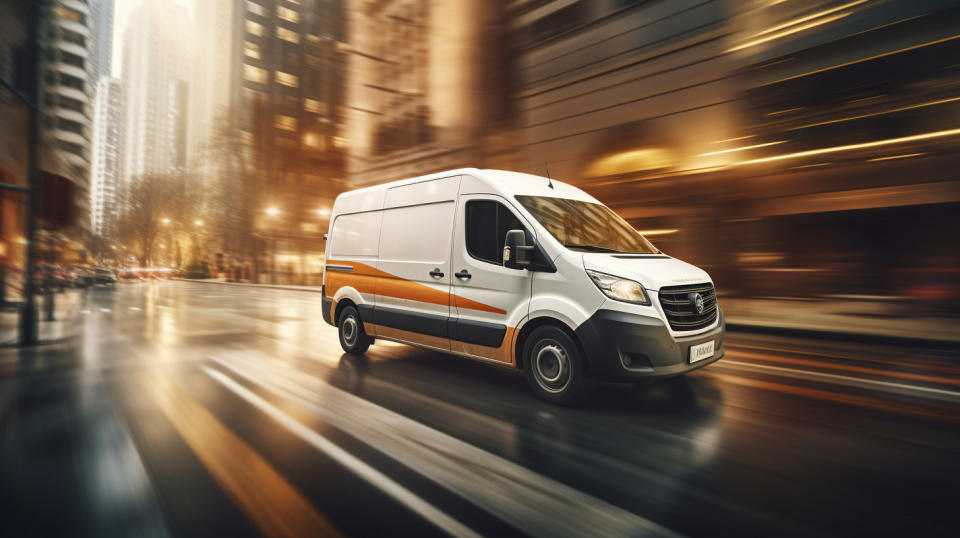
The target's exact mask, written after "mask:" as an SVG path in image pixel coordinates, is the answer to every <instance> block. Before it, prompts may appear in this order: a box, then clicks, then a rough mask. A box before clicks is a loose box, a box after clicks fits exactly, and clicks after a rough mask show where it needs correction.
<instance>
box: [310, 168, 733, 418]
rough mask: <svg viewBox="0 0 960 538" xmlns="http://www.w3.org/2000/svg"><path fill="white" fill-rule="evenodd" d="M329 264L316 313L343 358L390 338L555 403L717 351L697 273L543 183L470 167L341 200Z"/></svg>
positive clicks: (710, 310)
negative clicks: (511, 378)
mask: <svg viewBox="0 0 960 538" xmlns="http://www.w3.org/2000/svg"><path fill="white" fill-rule="evenodd" d="M325 257H326V260H325V264H324V271H323V299H322V300H323V318H324V320H325V321H326V322H327V323H329V324H331V325H334V326H336V327H337V328H338V331H339V335H340V345H341V346H342V347H343V349H344V350H345V351H346V352H348V353H363V352H365V351H366V350H367V348H368V347H369V346H370V345H371V344H372V343H373V342H374V340H375V339H383V340H391V341H395V342H402V343H406V344H411V345H414V346H419V347H423V348H427V349H431V350H438V351H443V352H446V353H450V354H452V355H459V356H463V357H467V358H471V359H476V360H480V361H485V362H488V363H491V364H496V365H500V366H504V367H508V368H515V369H520V370H523V371H524V372H525V375H526V377H527V379H528V382H529V385H530V387H531V389H532V390H533V391H534V392H535V393H536V394H537V395H538V396H540V397H541V398H543V399H545V400H547V401H550V402H554V403H558V404H575V403H578V402H580V401H582V400H583V399H585V398H586V397H587V395H588V394H589V393H590V391H591V389H592V387H593V385H594V382H598V381H599V382H606V381H617V382H624V381H626V382H629V381H640V380H644V379H648V378H664V377H672V376H678V375H681V374H684V373H686V372H689V371H691V370H694V369H696V368H700V367H703V366H705V365H707V364H710V363H712V362H715V361H717V360H718V359H720V358H721V357H723V354H724V348H723V339H724V330H725V325H724V320H723V313H722V312H721V311H720V308H719V306H718V304H717V295H716V290H715V289H714V286H713V282H712V281H711V279H710V276H709V275H708V274H707V273H706V272H704V271H703V270H701V269H698V268H697V267H694V266H692V265H690V264H688V263H685V262H682V261H680V260H677V259H675V258H671V257H670V256H668V255H666V254H664V253H663V252H661V251H659V250H658V249H657V248H656V247H655V246H653V245H652V244H651V243H650V242H649V241H647V240H646V239H645V238H644V237H643V236H642V235H641V234H640V233H638V232H637V231H636V230H634V229H633V227H631V226H630V225H629V224H628V223H627V222H626V221H624V220H623V219H622V218H620V217H619V216H618V215H617V214H616V213H614V212H613V211H612V210H611V209H610V208H608V207H606V206H605V205H603V204H601V203H600V202H598V201H597V200H596V199H594V198H593V197H592V196H590V195H589V194H587V193H585V192H583V191H581V190H580V189H577V188H576V187H573V186H571V185H568V184H565V183H562V182H560V181H556V180H552V179H549V178H546V177H539V176H534V175H529V174H521V173H516V172H507V171H501V170H477V169H463V170H452V171H450V172H443V173H438V174H432V175H429V176H423V177H418V178H413V179H407V180H403V181H396V182H393V183H386V184H383V185H377V186H374V187H368V188H364V189H359V190H354V191H350V192H345V193H343V194H341V195H340V196H338V197H337V199H336V202H335V203H334V205H333V210H332V212H331V217H330V229H329V231H328V234H327V244H326V252H325Z"/></svg>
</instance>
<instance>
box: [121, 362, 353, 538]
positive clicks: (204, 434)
mask: <svg viewBox="0 0 960 538" xmlns="http://www.w3.org/2000/svg"><path fill="white" fill-rule="evenodd" d="M140 385H141V386H142V388H143V390H144V391H145V392H146V393H147V394H149V395H150V396H151V397H152V398H153V400H154V401H155V402H156V403H157V405H158V407H160V409H161V410H162V411H163V413H164V414H165V415H166V416H167V418H168V419H169V420H170V423H171V424H172V425H173V426H174V428H176V430H177V432H178V433H179V434H180V436H181V437H183V440H184V441H186V443H187V445H188V446H189V447H190V449H191V450H192V451H193V453H194V454H196V456H197V457H198V458H199V459H200V461H201V462H202V463H203V465H204V467H206V469H207V470H208V471H209V472H210V474H211V475H212V476H213V478H214V479H215V480H216V481H217V483H218V484H220V487H221V488H223V489H224V491H226V493H227V494H228V495H229V496H230V497H231V498H232V499H233V500H234V502H236V503H237V504H238V505H239V506H240V507H241V508H242V509H243V510H244V512H245V513H246V514H247V516H248V517H250V519H251V520H252V521H253V523H254V524H255V525H256V526H257V528H258V529H259V530H260V532H262V533H263V534H265V535H267V536H339V533H338V532H337V530H336V529H335V528H334V527H333V525H331V524H330V522H329V521H327V520H326V518H324V517H323V516H322V515H320V514H319V513H318V512H317V511H316V510H315V509H314V507H313V506H312V505H311V504H310V503H309V501H307V500H306V499H305V498H304V497H303V496H302V495H301V494H300V492H298V491H297V490H296V489H295V488H294V487H293V486H292V485H291V484H290V483H288V482H287V481H286V480H285V479H284V478H283V476H281V475H280V473H278V472H277V471H276V470H275V469H274V468H273V467H272V466H271V465H270V464H269V463H267V461H266V460H264V459H263V457H262V456H260V454H258V453H257V452H256V451H255V450H253V448H251V447H250V446H249V445H248V444H247V443H246V442H244V441H243V439H241V438H240V437H239V436H237V435H236V434H235V433H233V432H232V431H231V430H230V429H229V428H227V427H226V426H225V425H224V424H223V423H222V422H220V421H219V420H218V419H217V418H216V417H215V416H213V414H212V413H211V412H210V411H209V410H207V408H206V407H204V406H203V405H202V404H201V403H200V402H198V401H197V400H195V399H194V398H193V397H192V396H190V395H189V394H188V393H187V391H185V390H184V389H182V388H181V387H179V386H178V385H176V383H174V382H173V381H172V380H171V379H169V378H167V377H165V376H162V375H157V376H154V377H147V376H143V377H141V378H140Z"/></svg>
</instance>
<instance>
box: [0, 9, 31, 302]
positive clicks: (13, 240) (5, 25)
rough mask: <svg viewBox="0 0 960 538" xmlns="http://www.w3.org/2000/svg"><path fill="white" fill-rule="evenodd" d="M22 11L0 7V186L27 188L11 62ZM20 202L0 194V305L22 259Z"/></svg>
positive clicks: (22, 125) (20, 108)
mask: <svg viewBox="0 0 960 538" xmlns="http://www.w3.org/2000/svg"><path fill="white" fill-rule="evenodd" d="M28 19H29V13H28V5H27V4H26V3H20V2H3V3H0V81H2V84H0V118H3V121H0V183H4V184H7V185H17V186H26V185H27V160H28V151H29V147H28V141H27V137H26V135H25V133H27V127H28V121H29V115H28V110H27V106H26V103H25V102H23V100H22V99H20V98H19V97H18V96H17V95H16V93H21V94H22V92H24V91H25V90H26V87H27V84H26V82H27V81H26V77H25V76H24V75H25V73H24V70H23V67H24V66H23V65H22V64H20V63H19V62H18V61H17V59H18V58H24V57H25V56H26V54H27V27H28ZM23 201H24V196H23V194H21V193H18V192H14V191H12V190H6V189H0V279H3V280H2V281H0V290H2V291H3V296H2V297H0V301H8V300H12V299H13V297H12V293H8V291H7V288H6V287H5V284H7V283H11V284H12V283H13V282H14V281H15V280H16V275H15V271H19V270H22V269H23V267H24V263H25V259H26V248H25V246H26V238H25V237H24V235H25V228H24V225H25V222H24V220H25V219H24V215H25V213H26V207H25V205H24V204H23Z"/></svg>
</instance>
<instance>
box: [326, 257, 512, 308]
mask: <svg viewBox="0 0 960 538" xmlns="http://www.w3.org/2000/svg"><path fill="white" fill-rule="evenodd" d="M328 263H336V264H337V265H349V266H351V267H353V272H352V273H341V272H337V271H327V280H326V284H327V293H328V296H329V297H333V296H335V295H336V293H337V291H338V290H339V289H340V288H342V287H344V286H349V287H352V288H354V289H356V290H357V291H358V292H360V293H373V294H376V295H383V296H385V297H394V298H397V299H408V300H411V301H419V302H421V303H429V304H438V305H450V304H451V303H450V301H451V299H452V300H453V306H457V307H458V308H466V309H469V310H479V311H481V312H491V313H494V314H506V313H507V311H506V310H503V309H500V308H497V307H495V306H490V305H487V304H484V303H481V302H477V301H474V300H472V299H467V298H466V297H460V296H459V295H455V294H452V293H448V292H446V291H443V290H438V289H434V288H431V287H430V286H427V285H425V284H421V283H419V282H413V281H411V280H407V279H404V278H400V277H398V276H396V275H393V274H390V273H385V272H383V271H380V270H379V269H376V268H373V267H370V266H369V265H367V264H364V263H359V262H351V261H339V260H337V261H335V260H328Z"/></svg>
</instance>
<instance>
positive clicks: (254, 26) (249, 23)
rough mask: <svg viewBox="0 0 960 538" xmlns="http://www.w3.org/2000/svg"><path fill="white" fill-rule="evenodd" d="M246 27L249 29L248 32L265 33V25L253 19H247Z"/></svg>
mask: <svg viewBox="0 0 960 538" xmlns="http://www.w3.org/2000/svg"><path fill="white" fill-rule="evenodd" d="M244 27H245V28H246V29H247V33H248V34H253V35H263V26H261V25H259V24H257V23H255V22H253V21H246V22H245V23H244Z"/></svg>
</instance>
